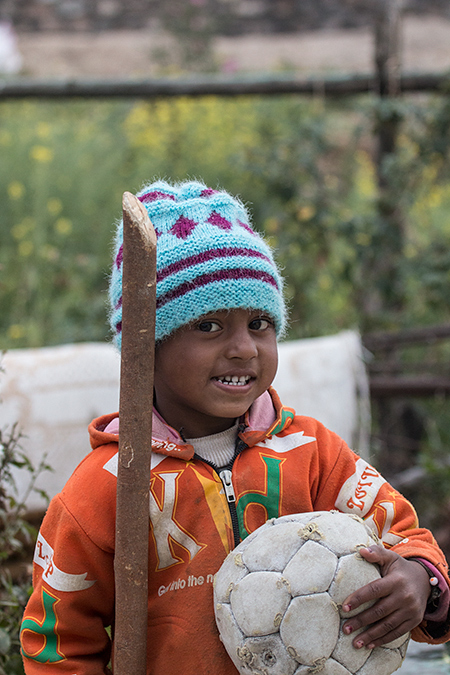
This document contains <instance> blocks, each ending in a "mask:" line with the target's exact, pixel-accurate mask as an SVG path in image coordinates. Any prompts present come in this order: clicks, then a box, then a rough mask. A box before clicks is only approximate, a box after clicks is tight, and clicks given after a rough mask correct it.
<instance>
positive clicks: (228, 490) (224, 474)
mask: <svg viewBox="0 0 450 675" xmlns="http://www.w3.org/2000/svg"><path fill="white" fill-rule="evenodd" d="M219 478H220V480H221V481H222V484H223V487H224V490H225V495H226V497H227V500H228V501H229V502H235V501H236V495H235V494H234V488H233V483H232V482H231V471H230V470H229V469H222V471H221V472H220V473H219Z"/></svg>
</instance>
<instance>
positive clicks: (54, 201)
mask: <svg viewBox="0 0 450 675" xmlns="http://www.w3.org/2000/svg"><path fill="white" fill-rule="evenodd" d="M62 208H63V205H62V201H61V200H60V199H58V197H52V198H51V199H49V200H48V202H47V209H48V211H49V213H51V214H52V215H54V216H57V215H58V213H61V211H62Z"/></svg>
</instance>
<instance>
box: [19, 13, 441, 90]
mask: <svg viewBox="0 0 450 675" xmlns="http://www.w3.org/2000/svg"><path fill="white" fill-rule="evenodd" d="M17 37H18V46H19V50H20V52H21V55H22V59H23V68H22V72H23V74H24V75H28V76H31V77H42V78H55V77H61V78H66V77H86V78H87V77H91V78H99V77H100V78H103V77H104V78H112V77H143V76H152V75H156V74H158V68H159V65H158V61H157V59H156V58H155V52H157V51H158V50H160V49H161V48H165V49H168V50H169V52H170V50H171V49H172V48H173V45H171V43H170V40H169V39H168V38H167V36H162V35H159V34H156V33H154V32H151V31H148V30H142V31H110V32H104V33H97V34H86V33H72V34H67V33H65V34H61V33H21V34H20V33H19V35H18V36H17ZM214 53H215V56H216V58H217V60H218V62H219V63H220V67H221V69H222V70H223V71H224V72H229V73H232V72H252V71H257V70H258V71H271V70H279V69H280V68H286V67H289V68H293V69H295V70H296V72H297V73H298V74H300V75H321V74H338V73H349V72H353V73H363V72H370V71H371V70H372V60H373V37H372V34H371V32H370V30H327V31H318V32H309V33H308V32H307V33H298V34H283V35H248V36H241V37H234V38H232V37H227V38H225V37H220V38H217V39H216V40H215V42H214ZM402 63H403V70H404V71H407V72H435V71H437V72H440V71H445V70H448V69H450V20H449V19H444V18H443V17H433V16H428V17H413V16H410V17H405V18H404V22H403V49H402Z"/></svg>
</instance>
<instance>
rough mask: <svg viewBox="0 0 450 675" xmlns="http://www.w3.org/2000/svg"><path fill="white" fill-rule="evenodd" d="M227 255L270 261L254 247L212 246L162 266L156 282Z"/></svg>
mask: <svg viewBox="0 0 450 675" xmlns="http://www.w3.org/2000/svg"><path fill="white" fill-rule="evenodd" d="M229 256H235V257H244V258H262V259H263V260H267V262H270V260H269V258H268V257H267V256H266V255H264V253H261V252H260V251H255V250H254V249H250V248H236V247H228V248H213V249H209V250H208V251H203V252H202V253H196V254H195V255H191V256H189V257H188V258H184V259H182V260H177V261H176V262H173V263H171V264H170V265H167V267H164V268H163V269H162V270H159V271H158V273H157V275H156V281H157V282H158V281H162V280H163V279H165V278H166V277H167V276H169V274H174V273H175V272H179V271H181V270H183V269H186V268H187V267H191V266H194V265H199V264H200V263H203V262H208V261H210V260H213V259H214V258H227V257H229Z"/></svg>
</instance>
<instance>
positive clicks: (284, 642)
mask: <svg viewBox="0 0 450 675" xmlns="http://www.w3.org/2000/svg"><path fill="white" fill-rule="evenodd" d="M377 541H378V540H377V538H376V535H375V534H374V533H373V531H372V530H371V529H370V528H369V527H368V526H366V525H365V524H364V521H363V520H361V518H359V517H358V516H352V515H348V514H344V513H339V512H336V511H318V512H315V513H300V514H294V515H290V516H283V517H281V518H276V519H275V518H274V519H272V520H269V521H267V522H266V523H265V524H264V525H263V526H262V527H260V528H258V529H257V530H255V532H253V533H252V534H251V535H250V536H248V537H247V538H246V539H244V541H242V542H241V543H240V544H239V546H237V547H236V548H235V549H234V551H232V552H231V553H229V554H228V556H227V558H226V559H225V561H224V562H223V564H222V566H221V568H220V569H219V571H218V572H217V574H216V577H215V580H214V608H215V617H216V623H217V627H218V629H219V633H220V637H221V640H222V642H223V644H224V646H225V648H226V650H227V652H228V654H229V656H230V658H231V659H232V661H233V663H234V665H235V666H236V668H237V670H238V671H239V672H240V673H241V675H294V674H295V675H313V674H316V673H317V674H319V673H320V675H349V674H352V675H356V674H357V675H374V674H376V675H390V674H391V673H393V672H394V670H397V668H399V667H400V665H401V663H402V661H403V659H404V657H405V654H406V647H407V644H408V640H409V634H407V635H403V636H402V637H400V638H398V639H397V640H394V641H393V642H390V643H389V644H386V645H383V646H382V647H376V648H375V649H373V650H368V649H366V648H363V649H355V648H354V647H353V645H352V641H353V639H354V638H355V634H356V633H353V634H351V635H345V634H344V633H343V632H342V624H343V623H344V621H345V620H346V619H348V618H349V617H350V616H352V615H353V614H356V613H358V612H360V611H361V609H364V606H363V607H362V608H358V609H357V610H353V612H348V613H345V612H343V611H342V603H343V601H344V600H345V599H346V598H347V596H349V595H350V593H352V592H353V591H355V590H357V589H358V588H361V587H362V586H365V585H366V584H368V583H370V582H371V581H374V580H375V579H379V578H380V572H379V569H378V567H377V566H376V565H373V564H372V563H369V562H367V561H366V560H364V558H362V556H361V555H359V553H358V549H359V548H362V547H366V546H370V545H371V544H374V543H377ZM369 604H370V603H368V604H367V605H366V606H369ZM362 630H363V629H361V630H360V631H359V632H361V631H362Z"/></svg>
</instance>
